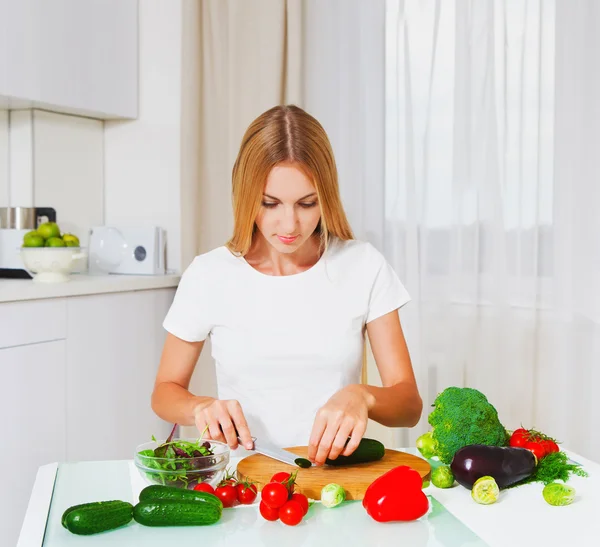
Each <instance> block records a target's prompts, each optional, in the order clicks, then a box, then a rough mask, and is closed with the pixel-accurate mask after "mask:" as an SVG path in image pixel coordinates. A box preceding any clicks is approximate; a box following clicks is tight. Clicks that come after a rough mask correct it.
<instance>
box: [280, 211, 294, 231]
mask: <svg viewBox="0 0 600 547" xmlns="http://www.w3.org/2000/svg"><path fill="white" fill-rule="evenodd" d="M296 223H297V218H296V212H295V211H294V209H293V208H292V209H291V210H290V209H286V210H284V214H283V218H282V219H281V228H282V230H283V231H284V232H285V233H286V234H293V233H294V232H295V231H296Z"/></svg>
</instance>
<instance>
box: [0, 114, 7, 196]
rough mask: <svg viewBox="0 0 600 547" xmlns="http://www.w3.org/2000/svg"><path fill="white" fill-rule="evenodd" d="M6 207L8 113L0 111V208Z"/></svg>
mask: <svg viewBox="0 0 600 547" xmlns="http://www.w3.org/2000/svg"><path fill="white" fill-rule="evenodd" d="M7 205H8V112H7V111H2V110H0V207H6V206H7Z"/></svg>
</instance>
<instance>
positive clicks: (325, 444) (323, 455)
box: [315, 422, 339, 465]
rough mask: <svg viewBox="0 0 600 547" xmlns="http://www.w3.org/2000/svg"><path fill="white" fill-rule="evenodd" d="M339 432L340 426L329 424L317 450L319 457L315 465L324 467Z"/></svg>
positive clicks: (316, 458) (317, 456) (316, 457)
mask: <svg viewBox="0 0 600 547" xmlns="http://www.w3.org/2000/svg"><path fill="white" fill-rule="evenodd" d="M338 431H339V425H337V424H334V423H331V422H330V423H328V424H327V429H325V432H324V433H323V436H322V437H321V442H320V443H319V447H318V449H317V455H316V456H315V463H316V464H317V465H323V464H324V463H325V460H326V459H327V456H328V455H329V452H331V445H332V444H333V440H334V439H335V437H336V435H337V433H338Z"/></svg>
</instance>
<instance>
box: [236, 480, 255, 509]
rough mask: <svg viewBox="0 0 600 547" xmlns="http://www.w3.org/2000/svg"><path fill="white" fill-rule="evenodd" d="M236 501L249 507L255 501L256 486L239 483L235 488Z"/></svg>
mask: <svg viewBox="0 0 600 547" xmlns="http://www.w3.org/2000/svg"><path fill="white" fill-rule="evenodd" d="M235 489H236V491H237V499H238V501H239V502H240V503H243V504H246V505H249V504H251V503H252V502H253V501H254V500H255V499H256V492H257V491H256V486H255V485H254V484H245V483H243V482H240V483H239V484H238V485H237V486H236V487H235Z"/></svg>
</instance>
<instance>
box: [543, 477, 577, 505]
mask: <svg viewBox="0 0 600 547" xmlns="http://www.w3.org/2000/svg"><path fill="white" fill-rule="evenodd" d="M542 496H544V499H545V500H546V502H548V503H549V504H550V505H569V504H570V503H573V500H574V499H575V488H573V487H572V486H567V485H566V484H561V483H560V482H552V483H550V484H547V485H546V486H544V490H543V491H542Z"/></svg>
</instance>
